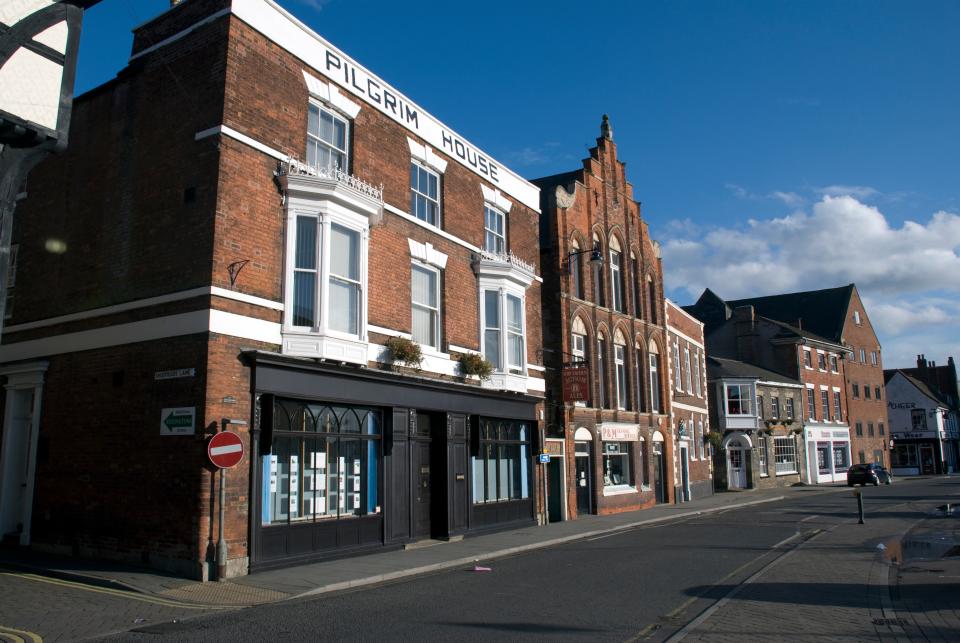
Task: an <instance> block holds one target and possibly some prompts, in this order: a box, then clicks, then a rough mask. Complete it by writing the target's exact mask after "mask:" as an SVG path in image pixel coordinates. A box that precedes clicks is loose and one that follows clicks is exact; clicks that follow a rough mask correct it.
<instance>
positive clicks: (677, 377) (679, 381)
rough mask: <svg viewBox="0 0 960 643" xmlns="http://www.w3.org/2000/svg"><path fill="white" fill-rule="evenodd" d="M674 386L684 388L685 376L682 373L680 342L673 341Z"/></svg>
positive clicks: (677, 388) (679, 389) (678, 388)
mask: <svg viewBox="0 0 960 643" xmlns="http://www.w3.org/2000/svg"><path fill="white" fill-rule="evenodd" d="M673 388H674V389H675V390H677V391H682V390H683V376H682V375H681V373H680V342H674V343H673Z"/></svg>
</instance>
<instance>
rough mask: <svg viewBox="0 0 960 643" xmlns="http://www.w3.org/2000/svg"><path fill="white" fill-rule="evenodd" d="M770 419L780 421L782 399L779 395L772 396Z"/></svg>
mask: <svg viewBox="0 0 960 643" xmlns="http://www.w3.org/2000/svg"><path fill="white" fill-rule="evenodd" d="M770 419H771V420H779V419H780V397H779V396H777V395H771V396H770Z"/></svg>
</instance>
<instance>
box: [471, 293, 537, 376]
mask: <svg viewBox="0 0 960 643" xmlns="http://www.w3.org/2000/svg"><path fill="white" fill-rule="evenodd" d="M488 292H493V293H496V294H497V306H498V316H499V325H498V326H496V327H494V326H488V325H487V318H486V317H487V313H486V308H487V307H486V297H487V295H486V293H488ZM509 297H515V298H517V299H519V300H520V332H519V333H516V332H514V331H512V330H511V329H510V328H508V325H507V301H508V298H509ZM526 319H527V302H526V298H525V296H524V291H523V290H514V289H512V288H507V287H504V286H499V285H486V284H484V283H483V282H481V284H480V331H481V332H480V353H481V354H482V355H484V356H486V355H487V345H486V343H487V333H486V331H487V330H497V331H498V332H499V340H498V344H499V345H498V347H497V351H498V356H499V362H500V363H499V364H494V368H495V372H496V373H502V374H510V375H520V376H526V374H527V364H526V362H527V360H526V355H527V322H526ZM511 334H513V335H519V337H520V345H521V351H520V352H521V359H520V362H521V363H520V364H512V363H510V350H509V345H510V342H509V341H508V339H509V336H510V335H511Z"/></svg>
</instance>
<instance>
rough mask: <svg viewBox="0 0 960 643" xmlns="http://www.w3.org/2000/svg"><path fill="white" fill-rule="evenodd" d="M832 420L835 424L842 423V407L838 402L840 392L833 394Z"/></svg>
mask: <svg viewBox="0 0 960 643" xmlns="http://www.w3.org/2000/svg"><path fill="white" fill-rule="evenodd" d="M833 419H834V421H835V422H843V406H842V404H841V402H840V391H834V392H833Z"/></svg>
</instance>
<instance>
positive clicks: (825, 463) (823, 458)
mask: <svg viewBox="0 0 960 643" xmlns="http://www.w3.org/2000/svg"><path fill="white" fill-rule="evenodd" d="M817 473H818V476H817V482H829V481H831V480H833V458H832V457H831V453H830V443H829V442H817Z"/></svg>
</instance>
